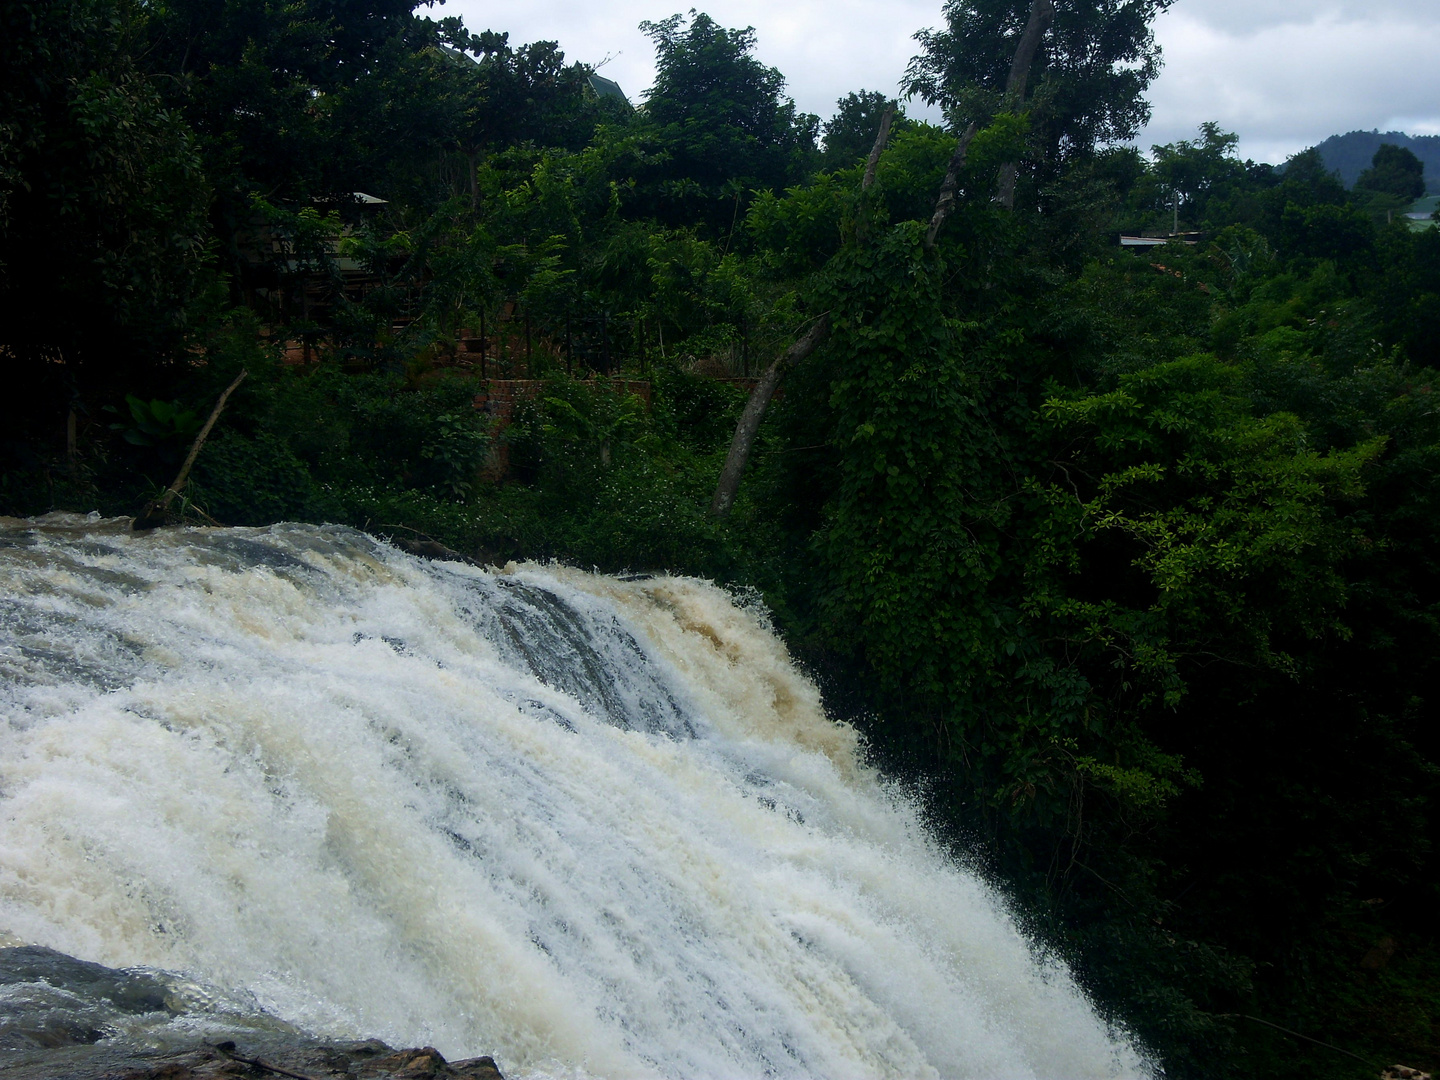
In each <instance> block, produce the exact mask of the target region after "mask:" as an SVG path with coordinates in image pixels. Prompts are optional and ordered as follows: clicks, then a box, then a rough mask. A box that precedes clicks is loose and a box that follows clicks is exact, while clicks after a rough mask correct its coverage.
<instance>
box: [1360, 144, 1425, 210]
mask: <svg viewBox="0 0 1440 1080" xmlns="http://www.w3.org/2000/svg"><path fill="white" fill-rule="evenodd" d="M1355 187H1356V188H1357V189H1358V190H1362V191H1375V192H1379V193H1381V194H1382V195H1396V196H1399V197H1400V198H1402V199H1419V198H1422V197H1423V196H1424V195H1425V163H1424V162H1422V161H1421V160H1420V159H1419V158H1418V157H1416V156H1415V154H1414V153H1413V152H1412V151H1410V150H1407V149H1406V148H1405V147H1403V146H1392V145H1391V144H1389V143H1385V144H1384V145H1382V146H1381V147H1380V149H1379V150H1376V151H1375V156H1374V158H1372V159H1371V161H1370V168H1368V169H1366V170H1365V171H1364V172H1362V173H1361V174H1360V179H1358V180H1356V181H1355Z"/></svg>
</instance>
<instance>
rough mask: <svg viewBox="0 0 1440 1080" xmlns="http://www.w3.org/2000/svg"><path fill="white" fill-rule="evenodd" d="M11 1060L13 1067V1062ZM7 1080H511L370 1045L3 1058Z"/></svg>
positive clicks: (492, 1068)
mask: <svg viewBox="0 0 1440 1080" xmlns="http://www.w3.org/2000/svg"><path fill="white" fill-rule="evenodd" d="M7 1058H10V1060H8V1061H7ZM0 1077H4V1078H5V1080H210V1078H217V1080H218V1078H220V1077H237V1078H249V1080H261V1078H263V1077H282V1078H283V1077H288V1078H290V1080H421V1078H428V1077H435V1078H438V1080H505V1078H504V1076H503V1075H502V1074H501V1072H500V1070H499V1069H498V1068H497V1067H496V1065H495V1059H494V1058H491V1057H488V1056H487V1057H478V1058H470V1059H468V1060H466V1061H454V1062H450V1061H446V1060H445V1058H444V1057H443V1056H442V1055H441V1053H440V1052H439V1051H438V1050H436V1049H435V1048H434V1047H429V1046H427V1047H420V1048H416V1049H410V1050H394V1049H392V1048H391V1047H389V1046H386V1045H385V1044H384V1043H380V1042H376V1041H375V1040H370V1041H368V1042H361V1043H317V1044H313V1045H290V1046H284V1045H277V1044H275V1043H273V1042H271V1043H269V1044H267V1045H266V1046H265V1047H264V1048H263V1049H260V1050H252V1049H251V1048H248V1047H245V1046H237V1045H236V1044H235V1043H233V1042H229V1041H225V1042H220V1043H215V1044H213V1045H211V1044H203V1045H198V1046H193V1047H190V1048H188V1049H185V1050H177V1051H169V1052H164V1053H161V1052H158V1051H154V1052H145V1051H139V1052H130V1053H127V1052H125V1051H122V1050H118V1049H115V1048H105V1047H91V1048H88V1051H81V1050H79V1049H78V1048H75V1047H71V1048H69V1049H67V1050H63V1051H56V1052H54V1053H50V1054H40V1053H33V1052H32V1053H30V1054H27V1055H24V1056H23V1057H18V1058H17V1057H14V1056H13V1055H0Z"/></svg>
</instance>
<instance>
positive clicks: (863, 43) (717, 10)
mask: <svg viewBox="0 0 1440 1080" xmlns="http://www.w3.org/2000/svg"><path fill="white" fill-rule="evenodd" d="M691 4H694V5H695V6H696V7H699V8H700V9H701V10H702V11H706V12H708V13H709V14H710V15H711V16H712V17H713V18H714V19H715V20H716V21H717V22H720V23H721V24H723V25H725V26H754V27H755V28H756V31H757V36H758V40H759V45H758V50H757V52H758V55H759V58H760V59H761V60H762V61H763V62H764V63H766V64H769V65H771V66H773V67H777V68H779V69H780V70H781V71H782V72H784V73H785V75H786V77H787V79H788V80H789V85H788V92H789V93H790V94H791V96H793V97H794V98H795V101H796V104H797V105H799V107H800V108H801V109H802V110H804V111H806V112H813V113H818V114H819V115H820V116H821V117H822V118H827V117H829V116H830V115H831V113H832V112H833V111H834V108H835V100H836V99H837V98H839V97H843V96H844V95H845V94H846V93H848V92H849V91H851V90H862V89H863V90H879V91H882V92H890V93H893V92H894V91H895V89H896V87H897V85H898V83H899V80H900V77H901V75H902V73H903V72H904V70H905V65H906V63H907V62H908V61H909V59H910V57H911V56H912V55H914V53H915V42H914V40H913V35H914V33H915V31H916V30H919V29H921V28H922V27H927V26H935V25H937V24H939V23H940V21H941V11H940V9H941V0H826V2H822V0H786V2H783V3H781V2H777V0H714V2H711V3H703V2H701V0H670V2H669V3H665V2H663V0H641V2H637V0H613V2H608V3H600V4H597V3H595V2H594V0H588V2H585V3H581V2H580V0H526V2H525V3H523V4H508V5H499V4H494V3H487V2H485V0H450V2H449V3H447V4H446V5H445V6H444V7H436V8H434V9H432V12H433V14H434V15H435V16H436V17H438V16H440V15H462V16H464V18H465V22H466V24H467V25H468V26H470V27H471V28H472V29H475V30H480V29H494V30H506V31H509V32H510V36H511V41H512V42H516V43H519V42H526V41H535V40H539V39H553V40H558V41H559V42H560V45H561V48H563V49H564V50H565V53H566V55H567V56H568V57H569V58H571V59H573V60H584V61H586V62H588V63H592V64H593V63H599V62H600V61H601V60H603V59H604V58H605V57H606V56H611V57H613V59H612V60H611V61H610V63H609V64H608V65H607V66H606V67H605V74H606V75H607V76H609V77H610V78H612V79H615V80H616V81H617V82H619V83H620V85H621V86H622V87H623V88H624V90H625V92H626V93H627V94H628V95H629V96H630V98H631V100H632V101H639V100H640V99H641V97H642V94H643V92H644V91H645V90H646V89H647V88H648V87H649V86H650V84H651V82H652V81H653V79H654V76H655V65H654V50H653V48H652V47H651V44H650V42H649V40H648V39H647V38H646V37H645V36H644V35H643V34H642V33H641V32H640V31H639V29H638V24H639V23H640V21H641V20H642V19H651V20H659V19H663V18H665V17H667V16H668V15H671V14H673V13H674V12H676V11H681V12H684V11H688V10H689V8H690V6H691ZM1156 37H1157V38H1158V40H1159V41H1160V43H1161V45H1162V46H1163V48H1164V50H1165V69H1164V71H1163V72H1162V74H1161V76H1160V78H1159V79H1158V80H1157V81H1156V83H1155V85H1154V86H1153V87H1152V88H1151V93H1150V98H1151V102H1152V104H1153V106H1154V120H1153V122H1152V123H1151V125H1150V127H1149V129H1148V130H1147V131H1145V132H1144V133H1142V135H1141V138H1140V140H1139V141H1140V145H1141V146H1144V147H1148V146H1149V145H1150V144H1152V143H1157V142H1170V141H1172V140H1174V139H1178V138H1189V137H1191V136H1193V135H1194V133H1195V129H1196V128H1197V127H1198V126H1199V125H1200V124H1201V123H1202V122H1203V121H1206V120H1215V121H1218V122H1219V123H1220V125H1221V126H1222V127H1224V128H1225V129H1226V130H1228V131H1234V132H1236V133H1238V134H1239V135H1240V137H1241V144H1240V151H1241V153H1242V154H1243V155H1244V156H1246V157H1253V158H1255V159H1257V160H1262V161H1282V160H1284V159H1285V158H1286V157H1287V156H1289V155H1290V154H1293V153H1295V152H1296V151H1298V150H1302V149H1304V148H1305V147H1307V146H1312V145H1314V144H1315V143H1317V142H1319V141H1321V140H1322V139H1324V138H1326V137H1327V136H1329V135H1334V134H1339V133H1342V132H1345V131H1351V130H1354V129H1357V128H1359V129H1366V130H1368V129H1370V128H1377V127H1378V128H1380V129H1381V130H1386V129H1389V128H1394V129H1396V130H1402V131H1408V132H1411V133H1412V134H1427V133H1432V132H1437V131H1440V63H1437V60H1440V3H1437V2H1436V0H1314V2H1310V3H1300V2H1297V0H1179V3H1177V4H1176V5H1175V6H1174V7H1173V8H1171V10H1170V11H1169V12H1167V13H1166V14H1165V15H1163V16H1161V17H1160V19H1159V20H1158V21H1157V22H1156ZM910 111H911V113H912V115H914V114H918V115H927V113H926V112H925V111H924V110H923V109H921V108H919V107H918V106H917V105H914V104H912V106H911V108H910Z"/></svg>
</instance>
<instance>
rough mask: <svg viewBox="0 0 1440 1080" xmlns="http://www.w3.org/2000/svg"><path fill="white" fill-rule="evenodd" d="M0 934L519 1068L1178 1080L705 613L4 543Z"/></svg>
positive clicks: (269, 532)
mask: <svg viewBox="0 0 1440 1080" xmlns="http://www.w3.org/2000/svg"><path fill="white" fill-rule="evenodd" d="M0 680H3V682H0V929H3V930H5V931H8V932H9V933H10V934H11V935H13V939H12V940H23V941H26V942H33V943H37V944H41V945H45V946H49V947H51V948H54V949H58V950H60V951H62V952H65V953H69V954H72V955H74V956H77V957H80V958H82V959H85V960H91V961H96V962H99V963H102V964H106V965H109V966H111V967H129V966H146V967H151V968H157V969H163V970H167V971H172V972H180V973H183V974H184V975H185V976H186V977H187V978H191V979H194V980H196V981H197V982H198V983H200V984H204V985H209V986H214V987H220V988H224V989H225V990H227V991H237V992H242V993H248V994H249V995H253V1000H254V1001H255V1002H256V1003H258V1005H259V1006H260V1007H262V1008H263V1009H264V1010H266V1011H267V1012H268V1013H270V1014H272V1015H273V1016H275V1017H277V1018H279V1019H282V1020H284V1021H287V1022H289V1023H292V1024H295V1025H298V1026H299V1027H301V1028H303V1029H306V1030H310V1031H314V1032H319V1033H323V1034H325V1035H327V1036H333V1037H342V1036H349V1037H356V1038H364V1037H372V1036H374V1037H379V1038H383V1039H385V1040H387V1041H389V1042H391V1043H392V1044H397V1045H406V1046H413V1045H422V1044H430V1045H434V1046H436V1047H438V1048H439V1049H440V1050H441V1051H442V1052H443V1053H444V1054H446V1055H447V1056H449V1057H457V1056H469V1055H474V1054H480V1053H494V1054H495V1055H496V1057H497V1058H498V1059H499V1061H500V1064H501V1066H502V1068H504V1069H505V1070H506V1072H507V1075H514V1076H520V1077H524V1076H532V1077H538V1076H542V1075H570V1076H575V1075H585V1076H593V1077H602V1078H608V1080H619V1078H625V1077H650V1076H662V1077H683V1078H687V1080H698V1078H707V1077H716V1078H730V1077H739V1078H743V1077H761V1076H779V1077H816V1078H825V1080H844V1078H848V1077H881V1076H886V1077H906V1078H921V1077H977V1078H986V1080H1002V1078H1016V1080H1019V1078H1039V1077H1053V1078H1065V1080H1080V1078H1100V1077H1105V1078H1111V1077H1117V1078H1118V1077H1140V1076H1148V1075H1149V1072H1148V1070H1147V1068H1146V1067H1145V1065H1144V1064H1143V1062H1142V1060H1141V1059H1140V1057H1139V1055H1138V1054H1137V1053H1136V1052H1135V1050H1134V1049H1133V1048H1132V1047H1131V1045H1130V1044H1129V1043H1128V1042H1126V1041H1125V1040H1124V1039H1122V1038H1119V1037H1117V1036H1116V1035H1115V1034H1114V1033H1113V1032H1110V1031H1107V1029H1106V1026H1105V1024H1104V1023H1103V1022H1101V1021H1100V1020H1099V1019H1098V1018H1097V1017H1096V1015H1095V1014H1094V1011H1093V1010H1092V1009H1091V1007H1090V1006H1089V1004H1088V1003H1087V1002H1086V1000H1085V999H1084V997H1083V995H1081V994H1080V993H1079V992H1078V991H1077V990H1076V988H1075V986H1074V984H1073V982H1072V980H1071V978H1070V976H1069V975H1068V973H1067V972H1066V971H1065V969H1064V968H1063V967H1062V966H1060V965H1058V964H1056V963H1053V962H1048V963H1047V962H1044V961H1042V960H1041V959H1038V958H1037V956H1036V953H1035V950H1034V948H1033V947H1032V945H1031V944H1030V943H1029V942H1028V941H1027V940H1026V938H1025V937H1024V936H1023V934H1022V933H1021V932H1020V931H1019V929H1018V928H1017V926H1016V924H1015V922H1014V920H1013V919H1012V917H1011V916H1010V915H1009V914H1008V913H1007V911H1006V909H1005V907H1004V905H1003V904H1002V903H1001V902H1000V901H999V900H998V898H997V897H996V896H995V895H994V894H993V893H992V892H991V890H990V889H988V888H987V887H986V885H985V884H984V883H983V882H982V881H981V880H980V879H979V878H978V877H976V876H975V875H974V874H972V873H970V872H968V871H967V870H966V869H964V868H963V867H961V866H958V865H956V864H955V863H954V862H953V861H952V860H950V859H948V858H947V857H946V856H945V854H944V853H943V851H942V850H941V848H940V847H939V845H937V844H936V843H935V842H934V841H933V840H932V839H931V838H930V837H929V836H928V835H927V833H926V831H925V829H924V828H923V826H922V824H921V822H920V819H919V816H918V814H917V810H916V808H915V807H914V806H913V805H912V804H911V803H909V802H907V801H906V799H905V798H903V797H902V796H901V795H900V794H898V793H897V792H896V791H895V790H893V789H892V788H890V787H887V786H886V784H884V783H883V782H882V780H881V779H880V778H879V777H878V776H877V775H876V774H875V773H874V772H873V771H871V770H870V769H868V768H867V767H865V766H864V765H863V764H862V763H861V762H860V760H859V758H858V757H857V754H856V740H855V737H854V735H853V733H852V732H851V731H850V730H849V729H847V728H845V727H843V726H840V725H837V724H835V723H832V722H831V721H830V720H828V719H827V718H826V717H825V716H824V714H823V711H822V710H821V707H820V702H819V697H818V694H817V693H816V691H815V688H814V687H813V686H812V685H811V684H810V683H809V682H808V681H807V680H806V679H805V678H803V677H802V676H801V675H800V674H799V673H798V672H797V671H796V670H795V668H794V667H793V666H792V665H791V663H790V661H789V659H788V657H787V655H786V652H785V649H784V646H783V645H782V644H781V643H780V641H779V640H778V639H777V638H776V637H775V636H774V635H773V634H772V633H771V632H770V630H769V628H768V627H767V626H766V624H765V622H764V620H763V618H761V617H760V616H759V615H757V614H756V613H755V612H754V611H751V610H746V609H744V608H742V607H737V606H736V604H735V603H733V602H732V599H731V597H730V596H728V595H727V594H726V593H724V592H723V591H721V590H720V589H718V588H715V587H714V586H711V585H708V584H706V583H704V582H700V581H695V580H690V579H683V578H671V577H659V578H650V579H638V580H621V579H617V578H609V577H598V576H593V575H588V574H582V573H579V572H575V571H569V570H559V569H555V568H546V567H539V566H524V567H520V568H518V569H516V568H511V569H509V570H508V571H507V572H504V573H487V572H484V571H481V570H479V569H475V568H472V567H468V566H463V565H457V564H433V563H425V562H422V561H419V560H416V559H413V558H411V557H409V556H407V555H404V554H401V553H399V552H397V551H395V550H394V549H392V548H390V547H388V546H385V545H382V544H380V543H378V542H376V541H374V540H372V539H370V538H368V537H365V536H363V535H361V534H359V533H355V532H353V531H349V530H345V529H338V528H317V527H310V526H284V525H282V526H276V527H274V528H271V529H225V530H222V529H214V530H164V531H160V532H157V533H154V534H151V535H148V536H132V535H129V534H128V533H127V532H126V531H125V529H124V527H123V524H122V523H115V522H102V521H96V520H91V521H87V520H86V519H82V518H57V517H52V518H48V519H43V520H42V521H41V522H39V523H26V522H17V521H14V520H10V521H4V520H3V519H0Z"/></svg>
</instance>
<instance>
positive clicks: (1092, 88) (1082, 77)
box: [904, 0, 1174, 196]
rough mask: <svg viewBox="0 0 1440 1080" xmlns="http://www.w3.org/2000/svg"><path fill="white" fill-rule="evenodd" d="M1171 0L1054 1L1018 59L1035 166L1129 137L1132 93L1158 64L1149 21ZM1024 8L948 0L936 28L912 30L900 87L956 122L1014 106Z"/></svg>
mask: <svg viewBox="0 0 1440 1080" xmlns="http://www.w3.org/2000/svg"><path fill="white" fill-rule="evenodd" d="M1173 2H1174V0H1079V2H1076V3H1067V4H1062V5H1060V6H1059V7H1058V8H1056V9H1055V12H1054V17H1053V21H1051V22H1050V23H1049V26H1048V29H1047V30H1046V31H1045V33H1044V35H1043V37H1041V38H1040V39H1039V40H1038V42H1037V47H1036V50H1035V52H1034V53H1033V56H1032V58H1031V59H1030V60H1029V63H1028V64H1027V65H1025V67H1026V75H1027V78H1028V82H1029V84H1030V85H1031V86H1032V87H1034V90H1033V92H1032V94H1031V96H1030V100H1029V105H1028V108H1027V110H1026V111H1027V112H1028V114H1029V118H1030V125H1031V130H1032V134H1033V139H1034V142H1035V147H1036V153H1035V156H1036V158H1037V159H1038V160H1039V161H1040V162H1041V163H1043V164H1042V165H1041V168H1042V169H1043V171H1044V172H1046V173H1053V172H1054V171H1056V170H1057V169H1059V168H1061V167H1062V166H1063V165H1064V164H1065V163H1066V162H1068V161H1070V160H1072V159H1075V158H1083V157H1088V156H1090V155H1091V154H1093V153H1094V151H1095V150H1096V148H1097V147H1099V146H1101V145H1104V144H1107V143H1114V142H1123V141H1126V140H1128V139H1132V138H1134V137H1135V135H1136V134H1137V133H1138V132H1139V130H1140V128H1141V127H1143V126H1144V124H1145V122H1146V121H1147V120H1149V118H1150V107H1149V105H1148V103H1147V102H1146V101H1145V100H1144V98H1143V96H1142V95H1143V94H1144V92H1145V90H1146V88H1147V87H1148V86H1149V85H1150V83H1151V82H1152V81H1153V80H1154V78H1155V76H1156V75H1157V74H1159V71H1160V48H1159V46H1157V45H1156V44H1155V38H1154V34H1153V33H1152V31H1151V29H1150V23H1151V21H1152V20H1153V19H1154V17H1155V16H1156V15H1157V14H1158V13H1160V12H1161V11H1164V10H1165V9H1166V8H1168V7H1169V6H1170V5H1171V4H1172V3H1173ZM1033 7H1034V5H1032V4H1031V3H1030V0H948V2H947V3H946V5H945V9H944V11H945V20H946V26H945V27H944V28H943V29H940V30H922V31H921V32H920V33H918V34H917V35H916V40H917V41H919V42H920V47H921V51H920V54H919V55H918V56H916V57H915V59H913V60H912V61H911V62H910V67H909V68H908V70H907V72H906V77H905V84H904V85H905V89H906V91H907V92H908V93H910V94H913V95H916V96H918V97H920V98H921V99H922V100H924V101H927V102H929V103H930V104H932V105H942V106H944V107H945V108H946V110H947V112H948V113H949V115H950V117H951V121H952V123H953V124H954V126H955V128H956V129H957V130H960V129H963V128H964V127H965V126H966V125H967V124H969V123H972V122H973V123H976V124H977V125H980V126H983V125H984V124H985V123H986V122H987V121H988V120H989V119H990V118H991V117H993V116H995V115H996V114H998V113H1000V112H1002V111H1015V109H1016V106H1017V105H1019V103H1020V102H1021V101H1023V100H1024V87H1023V85H1022V86H1020V87H1015V86H1012V74H1014V72H1015V69H1016V63H1017V60H1019V59H1020V58H1021V57H1020V51H1019V50H1018V49H1017V44H1018V43H1021V42H1023V40H1024V38H1025V36H1026V30H1027V28H1029V27H1030V26H1031V25H1032V23H1033V21H1034V20H1033V19H1032V15H1034V14H1035V12H1034V11H1032V8H1033ZM1017 90H1018V91H1019V93H1018V95H1017V93H1016V91H1017ZM999 194H1001V195H1002V196H1003V194H1004V193H1003V191H1001V192H1000V193H999Z"/></svg>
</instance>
